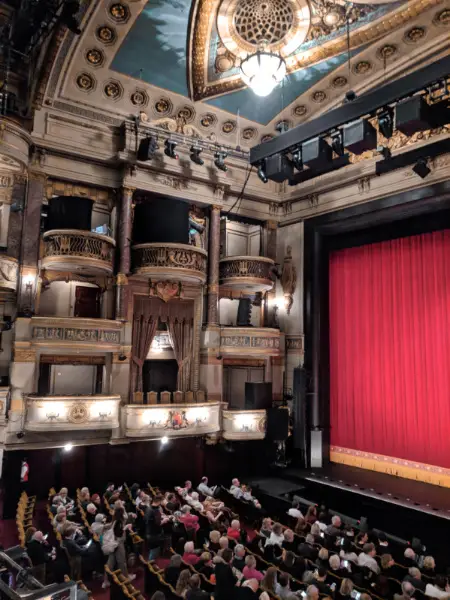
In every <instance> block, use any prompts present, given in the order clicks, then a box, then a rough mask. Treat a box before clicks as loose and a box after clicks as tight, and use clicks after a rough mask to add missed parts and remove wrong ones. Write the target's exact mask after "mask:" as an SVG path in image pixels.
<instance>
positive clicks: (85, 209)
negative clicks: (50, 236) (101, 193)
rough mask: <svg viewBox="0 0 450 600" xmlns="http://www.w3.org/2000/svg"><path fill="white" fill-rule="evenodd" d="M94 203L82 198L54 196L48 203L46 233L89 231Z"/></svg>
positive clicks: (89, 199)
mask: <svg viewBox="0 0 450 600" xmlns="http://www.w3.org/2000/svg"><path fill="white" fill-rule="evenodd" d="M93 204H94V201H93V200H92V199H91V198H85V197H84V196H55V197H54V198H50V200H49V201H48V217H47V221H46V224H45V229H46V231H50V230H51V229H80V230H82V231H90V230H91V219H92V206H93Z"/></svg>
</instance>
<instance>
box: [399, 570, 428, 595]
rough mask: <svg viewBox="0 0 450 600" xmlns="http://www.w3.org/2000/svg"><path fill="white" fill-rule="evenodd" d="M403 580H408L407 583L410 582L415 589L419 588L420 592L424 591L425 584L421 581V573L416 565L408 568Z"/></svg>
mask: <svg viewBox="0 0 450 600" xmlns="http://www.w3.org/2000/svg"><path fill="white" fill-rule="evenodd" d="M403 581H409V583H412V585H413V586H414V588H415V589H416V590H420V591H421V592H423V593H425V588H426V587H427V584H426V583H425V581H422V573H421V572H420V571H419V569H418V568H417V567H410V568H409V569H408V575H407V576H406V577H405V578H404V579H403Z"/></svg>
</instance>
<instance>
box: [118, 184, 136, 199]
mask: <svg viewBox="0 0 450 600" xmlns="http://www.w3.org/2000/svg"><path fill="white" fill-rule="evenodd" d="M121 189H122V195H123V196H126V197H130V196H132V195H133V194H134V192H135V191H136V188H134V187H131V186H128V185H123V186H122V188H121Z"/></svg>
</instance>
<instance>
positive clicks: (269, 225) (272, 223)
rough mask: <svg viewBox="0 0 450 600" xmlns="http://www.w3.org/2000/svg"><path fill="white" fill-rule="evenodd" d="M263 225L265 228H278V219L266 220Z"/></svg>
mask: <svg viewBox="0 0 450 600" xmlns="http://www.w3.org/2000/svg"><path fill="white" fill-rule="evenodd" d="M264 225H265V226H266V229H278V221H266V222H265V223H264Z"/></svg>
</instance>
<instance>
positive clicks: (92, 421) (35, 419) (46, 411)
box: [25, 394, 120, 432]
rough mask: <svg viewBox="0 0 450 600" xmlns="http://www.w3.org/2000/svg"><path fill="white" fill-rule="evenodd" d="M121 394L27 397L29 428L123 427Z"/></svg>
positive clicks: (52, 429) (26, 417) (65, 429)
mask: <svg viewBox="0 0 450 600" xmlns="http://www.w3.org/2000/svg"><path fill="white" fill-rule="evenodd" d="M119 405H120V396H119V395H118V394H114V395H109V394H95V395H80V396H39V395H37V394H36V395H34V394H30V395H29V396H27V399H26V407H27V410H26V416H25V429H26V430H27V431H48V432H50V431H73V430H86V429H89V430H98V429H116V428H117V427H119Z"/></svg>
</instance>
